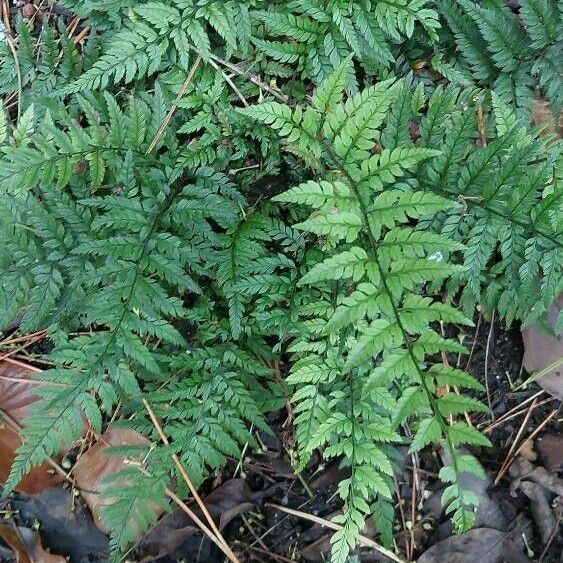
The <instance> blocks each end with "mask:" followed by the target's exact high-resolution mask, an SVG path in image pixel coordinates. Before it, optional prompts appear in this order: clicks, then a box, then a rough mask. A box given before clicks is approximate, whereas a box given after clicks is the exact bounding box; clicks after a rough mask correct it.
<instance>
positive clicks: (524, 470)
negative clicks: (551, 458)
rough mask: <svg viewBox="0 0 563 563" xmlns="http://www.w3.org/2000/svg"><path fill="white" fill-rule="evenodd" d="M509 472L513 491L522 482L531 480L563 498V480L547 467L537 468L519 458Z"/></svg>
mask: <svg viewBox="0 0 563 563" xmlns="http://www.w3.org/2000/svg"><path fill="white" fill-rule="evenodd" d="M509 472H510V476H511V477H512V483H511V490H513V491H514V490H515V489H517V488H518V487H519V486H520V481H522V480H523V479H529V480H531V481H534V482H536V483H537V484H538V485H541V486H542V487H543V488H544V489H547V490H548V491H551V492H552V493H554V494H556V495H557V496H560V497H563V479H560V478H559V477H557V475H554V474H553V473H551V472H549V471H547V470H546V469H545V467H536V466H535V465H533V464H532V463H530V462H529V461H528V460H527V459H524V458H523V457H519V458H518V459H517V460H516V463H513V464H512V465H511V466H510V469H509Z"/></svg>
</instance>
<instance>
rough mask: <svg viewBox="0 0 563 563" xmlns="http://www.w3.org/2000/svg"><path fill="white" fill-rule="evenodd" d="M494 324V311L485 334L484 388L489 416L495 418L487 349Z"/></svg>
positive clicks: (489, 347)
mask: <svg viewBox="0 0 563 563" xmlns="http://www.w3.org/2000/svg"><path fill="white" fill-rule="evenodd" d="M494 324H495V312H494V311H493V315H492V317H491V326H490V328H489V335H488V336H487V347H486V349H485V389H486V390H487V404H488V405H489V410H490V411H491V418H492V419H493V420H494V419H495V413H494V411H493V406H492V403H491V392H490V390H489V351H490V349H491V339H492V335H493V327H494Z"/></svg>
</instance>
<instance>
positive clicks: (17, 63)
mask: <svg viewBox="0 0 563 563" xmlns="http://www.w3.org/2000/svg"><path fill="white" fill-rule="evenodd" d="M6 42H7V43H8V47H9V48H10V51H11V52H12V56H13V57H14V64H15V67H16V78H17V81H18V96H17V108H18V109H17V116H18V121H19V120H20V117H21V97H22V90H23V83H22V73H21V69H20V61H19V59H18V52H17V50H16V48H15V46H14V40H13V39H12V38H11V37H10V36H9V35H8V34H6Z"/></svg>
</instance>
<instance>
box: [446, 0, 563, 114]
mask: <svg viewBox="0 0 563 563" xmlns="http://www.w3.org/2000/svg"><path fill="white" fill-rule="evenodd" d="M519 6H520V9H519V12H518V14H514V13H513V12H512V11H511V10H510V9H509V8H508V7H507V6H505V5H502V4H501V3H487V4H485V5H480V4H479V3H475V2H472V1H470V0H447V1H446V2H442V3H440V11H441V14H442V16H443V18H444V20H445V21H446V22H447V25H448V27H449V29H450V31H451V32H452V34H453V37H454V40H455V45H456V47H457V49H458V50H459V53H460V56H461V61H460V62H461V64H462V67H467V68H468V70H469V73H470V74H471V75H472V76H473V77H474V78H475V79H476V80H478V81H479V82H481V83H482V84H484V85H487V86H489V87H490V88H493V89H494V90H495V91H496V92H497V94H498V95H499V96H501V98H502V99H503V100H504V101H505V102H506V103H508V104H514V105H515V106H516V107H517V108H518V109H519V110H520V112H521V114H522V115H529V114H530V111H531V106H532V101H533V99H534V97H535V92H534V89H535V85H538V86H539V87H540V88H541V90H542V93H543V95H544V96H545V98H546V99H547V100H548V101H549V103H550V105H551V109H552V111H553V114H554V115H555V116H558V115H559V112H560V110H561V107H562V103H563V99H562V97H561V91H562V90H561V76H560V73H558V72H557V71H555V68H556V66H557V63H556V61H558V60H560V59H561V42H560V41H559V39H558V38H559V37H560V35H561V25H562V18H561V6H560V4H557V3H556V2H553V1H551V0H525V1H523V2H520V3H519Z"/></svg>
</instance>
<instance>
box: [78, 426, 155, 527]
mask: <svg viewBox="0 0 563 563" xmlns="http://www.w3.org/2000/svg"><path fill="white" fill-rule="evenodd" d="M111 446H150V442H149V440H147V439H146V438H145V437H144V436H141V435H140V434H139V433H137V432H135V431H134V430H128V429H123V428H115V427H112V426H110V427H109V428H108V429H107V430H106V431H105V433H104V434H103V436H102V437H101V438H100V439H99V440H98V442H97V443H96V444H94V445H93V446H92V447H91V448H90V449H88V451H86V452H85V453H84V454H83V455H82V456H81V457H80V458H79V459H78V461H77V462H76V464H75V466H74V469H73V475H74V481H75V483H76V485H77V486H78V488H79V489H81V491H82V497H83V498H84V500H85V502H86V504H87V505H88V508H90V511H91V512H92V516H93V517H94V522H96V525H97V526H98V527H99V528H100V529H101V530H103V531H104V532H108V530H107V529H106V528H105V526H104V524H103V522H102V519H101V513H102V509H103V508H104V507H105V506H108V505H109V504H111V503H112V500H111V498H109V497H107V496H105V495H104V494H103V493H104V492H105V491H106V490H107V489H108V488H109V487H110V485H109V484H108V483H107V482H105V478H106V477H109V476H110V475H113V474H115V473H117V472H118V471H121V470H122V469H125V468H126V467H128V465H127V462H128V460H127V459H126V458H125V457H123V456H117V455H107V449H108V448H109V447H111ZM111 486H115V483H112V485H111ZM154 511H155V513H156V514H157V516H160V514H162V512H163V510H162V508H160V507H158V506H157V505H154Z"/></svg>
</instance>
